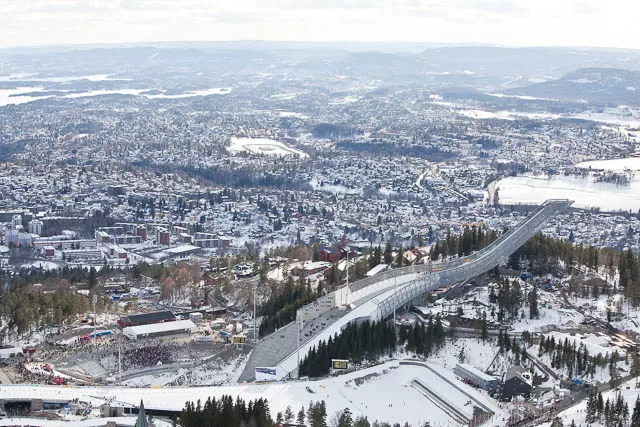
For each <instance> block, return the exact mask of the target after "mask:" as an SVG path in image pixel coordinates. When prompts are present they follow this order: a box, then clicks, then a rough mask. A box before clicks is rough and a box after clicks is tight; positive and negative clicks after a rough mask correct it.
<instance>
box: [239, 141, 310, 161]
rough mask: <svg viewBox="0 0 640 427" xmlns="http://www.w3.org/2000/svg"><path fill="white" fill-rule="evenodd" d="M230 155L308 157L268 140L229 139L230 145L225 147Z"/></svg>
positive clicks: (278, 142) (284, 145) (282, 144)
mask: <svg viewBox="0 0 640 427" xmlns="http://www.w3.org/2000/svg"><path fill="white" fill-rule="evenodd" d="M227 151H229V152H230V153H239V152H243V151H244V152H247V153H251V154H263V155H267V156H278V157H284V156H290V155H298V156H300V157H301V158H305V157H309V155H308V154H307V153H305V152H303V151H300V150H297V149H295V148H291V147H289V146H288V145H287V144H285V143H283V142H280V141H275V140H273V139H268V138H236V137H232V138H231V145H230V146H229V147H227Z"/></svg>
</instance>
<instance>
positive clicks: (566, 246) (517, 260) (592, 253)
mask: <svg viewBox="0 0 640 427" xmlns="http://www.w3.org/2000/svg"><path fill="white" fill-rule="evenodd" d="M616 257H617V255H616V254H615V251H613V250H612V249H598V248H595V247H593V246H584V245H582V244H580V245H574V244H573V242H572V241H571V236H569V240H568V241H565V240H560V239H554V238H553V237H547V236H545V235H544V234H536V235H535V236H533V237H532V238H531V239H529V240H528V241H527V242H526V243H525V244H524V245H522V246H521V247H520V248H518V249H517V250H516V251H515V252H513V253H512V254H511V255H510V256H509V261H508V266H509V267H510V268H513V269H514V270H519V269H520V268H521V266H522V263H523V261H527V263H528V268H529V269H530V270H531V272H532V273H533V274H536V275H544V274H548V273H552V272H554V271H555V270H557V269H558V267H559V265H560V263H561V262H562V263H563V264H564V265H565V266H566V268H567V270H568V272H569V273H571V272H572V270H573V269H574V268H575V267H576V266H586V267H588V268H591V269H595V268H597V267H598V266H599V265H602V264H604V262H607V265H608V267H609V268H610V269H611V270H613V269H614V266H615V262H614V261H615V259H616Z"/></svg>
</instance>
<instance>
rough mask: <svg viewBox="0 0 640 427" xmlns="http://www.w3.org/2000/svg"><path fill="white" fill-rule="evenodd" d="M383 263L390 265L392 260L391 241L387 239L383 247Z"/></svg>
mask: <svg viewBox="0 0 640 427" xmlns="http://www.w3.org/2000/svg"><path fill="white" fill-rule="evenodd" d="M383 257H384V263H385V264H387V265H390V264H391V263H392V262H393V253H392V249H391V242H390V241H389V240H387V244H386V245H385V247H384V256H383Z"/></svg>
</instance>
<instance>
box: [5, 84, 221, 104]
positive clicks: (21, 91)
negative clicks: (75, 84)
mask: <svg viewBox="0 0 640 427" xmlns="http://www.w3.org/2000/svg"><path fill="white" fill-rule="evenodd" d="M93 81H99V80H93ZM46 90H47V89H46V88H45V87H44V86H36V87H27V86H24V87H19V88H17V89H0V107H4V106H7V105H18V104H26V103H28V102H33V101H37V100H39V99H48V98H84V97H89V96H103V95H131V96H144V97H145V98H148V99H180V98H190V97H196V96H208V95H226V94H228V93H231V88H219V87H216V88H209V89H200V90H193V91H186V92H183V93H178V94H167V93H164V91H162V92H163V93H155V94H147V93H146V92H149V91H152V90H155V89H99V90H88V91H85V92H71V93H67V94H63V95H61V94H53V95H46V96H28V95H26V94H28V93H31V92H41V91H46ZM56 91H57V92H60V90H56ZM62 92H64V91H62Z"/></svg>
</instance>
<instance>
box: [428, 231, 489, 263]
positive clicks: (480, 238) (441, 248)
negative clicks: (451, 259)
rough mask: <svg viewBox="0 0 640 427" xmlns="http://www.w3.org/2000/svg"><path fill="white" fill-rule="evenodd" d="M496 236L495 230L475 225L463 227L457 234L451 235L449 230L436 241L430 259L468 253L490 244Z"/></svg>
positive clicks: (459, 255)
mask: <svg viewBox="0 0 640 427" xmlns="http://www.w3.org/2000/svg"><path fill="white" fill-rule="evenodd" d="M498 237H499V236H498V233H497V232H496V231H494V230H487V229H486V228H485V227H483V226H475V225H473V226H471V227H469V226H466V227H464V229H463V231H462V234H461V235H458V236H453V235H451V231H449V232H447V235H446V237H445V239H444V240H442V241H436V244H435V245H434V246H433V248H432V249H431V253H430V256H431V260H432V261H436V260H438V259H440V257H448V256H457V257H461V256H466V255H470V254H472V253H473V252H475V251H479V250H480V249H482V248H484V247H485V246H487V245H489V244H491V243H492V242H494V241H495V240H497V239H498Z"/></svg>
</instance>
